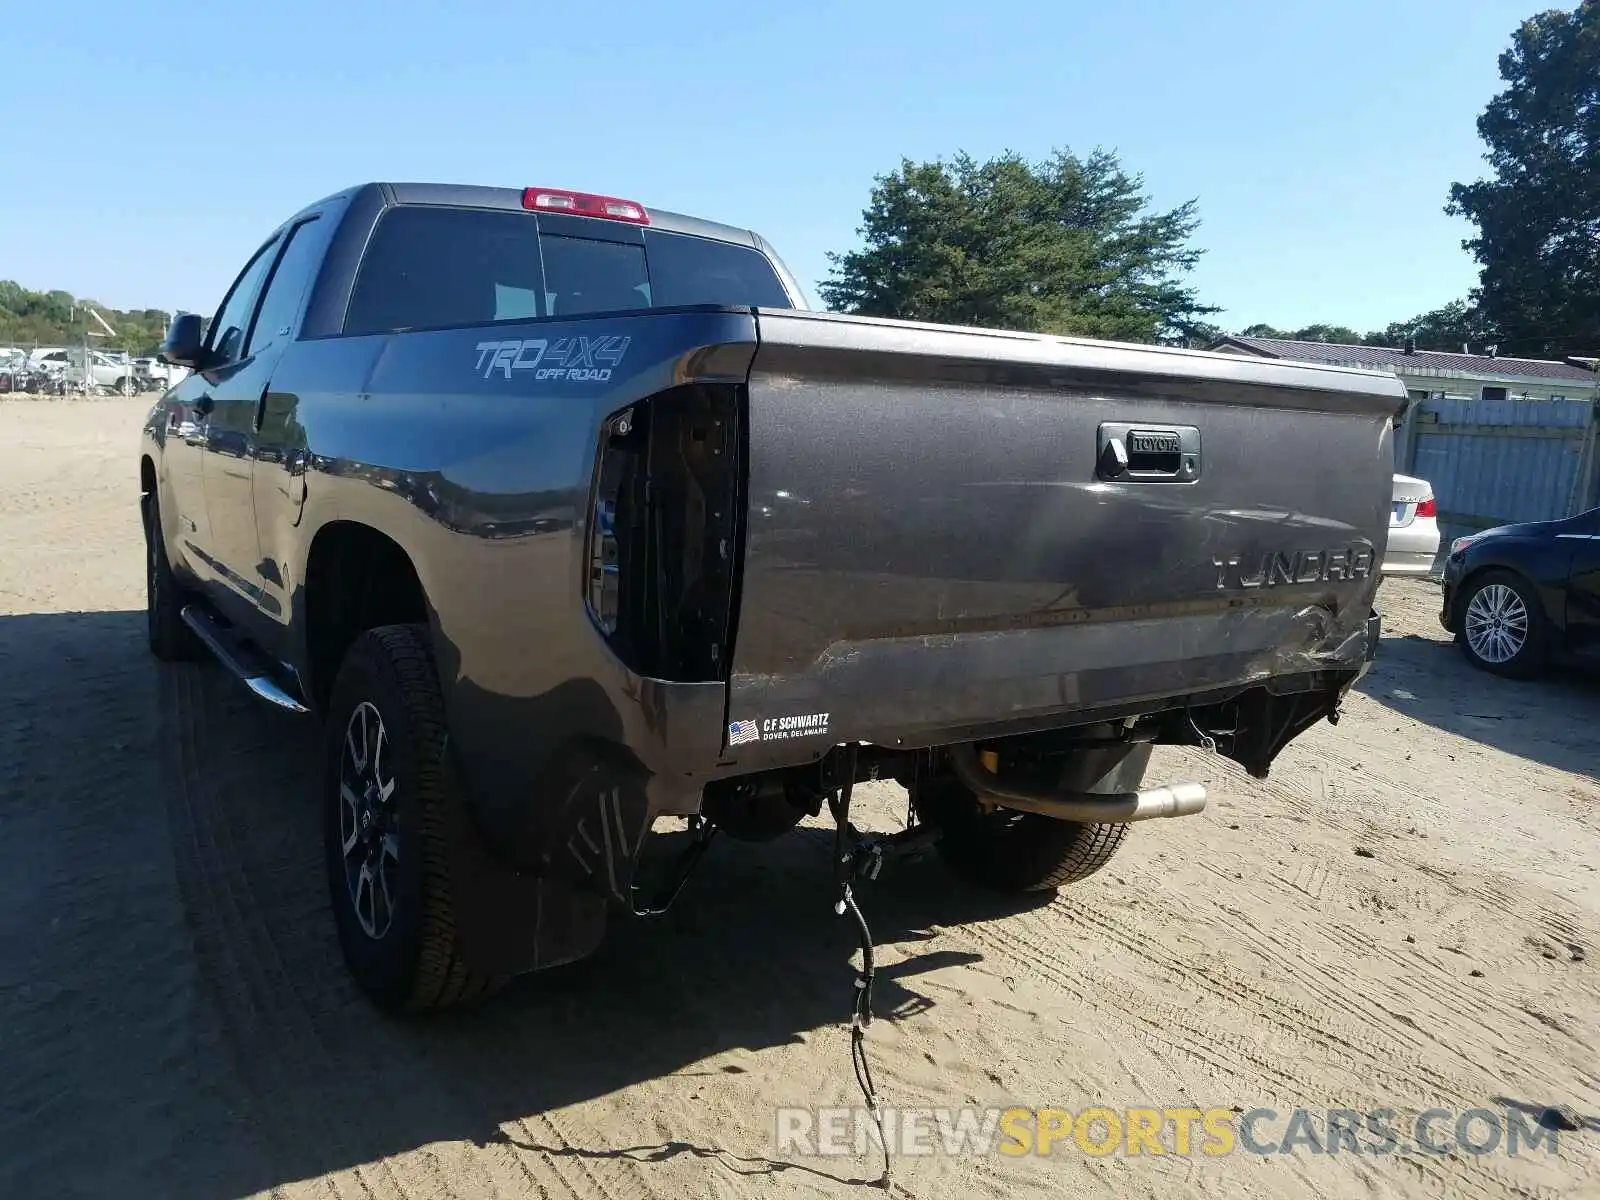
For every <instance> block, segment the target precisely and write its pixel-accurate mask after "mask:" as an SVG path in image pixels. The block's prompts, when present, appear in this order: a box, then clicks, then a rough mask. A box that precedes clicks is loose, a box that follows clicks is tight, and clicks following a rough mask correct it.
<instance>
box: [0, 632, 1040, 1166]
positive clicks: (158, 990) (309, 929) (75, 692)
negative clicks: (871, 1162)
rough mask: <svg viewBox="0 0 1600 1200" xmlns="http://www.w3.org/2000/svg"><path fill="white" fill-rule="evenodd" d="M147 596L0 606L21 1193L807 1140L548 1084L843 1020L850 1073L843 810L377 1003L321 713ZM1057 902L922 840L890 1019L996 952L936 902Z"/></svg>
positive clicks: (6, 1046) (886, 886)
mask: <svg viewBox="0 0 1600 1200" xmlns="http://www.w3.org/2000/svg"><path fill="white" fill-rule="evenodd" d="M143 623H144V614H143V613H142V612H118V613H65V614H42V615H26V616H13V617H6V618H0V668H3V669H0V749H3V750H4V758H3V759H0V793H3V795H4V801H3V805H0V821H3V822H4V827H5V831H6V837H5V838H3V839H0V880H3V881H4V882H3V885H0V886H3V889H4V890H3V892H0V901H3V903H0V922H3V924H0V1028H4V1030H5V1035H4V1038H3V1039H0V1072H3V1074H4V1076H5V1078H6V1080H7V1096H6V1102H5V1105H4V1107H3V1108H0V1194H4V1195H12V1196H23V1195H44V1194H51V1195H76V1194H95V1195H98V1194H108V1193H118V1194H125V1195H146V1194H148V1195H155V1194H159V1195H164V1196H207V1197H220V1196H237V1195H241V1194H245V1193H251V1192H257V1191H266V1190H270V1189H272V1188H274V1187H277V1186H279V1185H283V1184H287V1183H291V1182H293V1181H297V1180H305V1179H310V1178H314V1177H318V1176H322V1175H324V1174H327V1173H329V1172H333V1171H338V1170H341V1169H345V1168H350V1167H353V1166H356V1165H358V1164H368V1163H377V1162H379V1160H381V1159H383V1158H384V1157H385V1156H388V1155H393V1154H397V1153H400V1152H403V1151H408V1150H412V1149H414V1148H417V1147H422V1146H427V1145H429V1144H431V1143H437V1142H448V1141H451V1140H455V1139H461V1140H464V1141H467V1142H470V1143H475V1144H477V1145H480V1146H482V1145H493V1144H501V1145H505V1146H507V1147H508V1152H509V1148H510V1147H513V1146H518V1145H521V1146H527V1147H535V1148H537V1149H539V1150H541V1151H544V1152H546V1153H547V1154H548V1155H550V1156H551V1157H552V1158H559V1157H568V1158H578V1159H582V1160H585V1161H588V1160H591V1159H592V1160H596V1162H594V1163H591V1164H590V1166H593V1167H596V1168H599V1167H603V1166H604V1163H603V1162H599V1161H598V1160H603V1159H605V1158H608V1157H619V1156H625V1157H627V1158H630V1159H633V1160H635V1161H656V1160H661V1159H665V1158H673V1157H677V1156H681V1155H695V1156H704V1157H717V1158H718V1159H720V1160H721V1161H722V1162H723V1163H724V1165H725V1166H726V1167H727V1168H728V1169H729V1170H730V1171H733V1172H736V1173H738V1174H761V1173H766V1172H770V1171H777V1170H782V1171H810V1170H811V1168H809V1167H801V1166H795V1165H789V1164H784V1163H775V1162H768V1161H767V1160H765V1159H764V1158H759V1157H756V1158H751V1157H748V1156H746V1157H738V1156H735V1155H732V1154H727V1153H724V1152H722V1151H721V1150H719V1149H717V1148H716V1147H715V1146H712V1145H699V1144H697V1142H696V1141H695V1140H693V1139H696V1138H697V1137H699V1136H700V1135H701V1134H702V1132H703V1128H704V1127H705V1126H704V1124H703V1123H702V1125H700V1126H698V1127H697V1128H696V1129H694V1130H683V1131H679V1130H672V1131H671V1132H670V1133H664V1134H663V1136H662V1137H661V1138H660V1140H659V1142H655V1141H652V1140H650V1139H645V1140H644V1142H643V1143H642V1144H639V1145H635V1146H632V1147H627V1148H619V1147H614V1146H609V1145H604V1144H588V1143H591V1142H594V1141H596V1140H597V1139H596V1138H594V1137H592V1136H591V1137H587V1138H586V1137H585V1135H584V1133H583V1131H582V1129H580V1128H577V1127H575V1126H574V1125H573V1123H572V1120H571V1119H570V1118H567V1117H563V1118H562V1120H561V1121H560V1122H555V1121H554V1120H553V1118H546V1117H544V1116H543V1115H542V1114H551V1113H554V1112H556V1111H557V1110H561V1109H563V1108H565V1107H566V1106H570V1105H575V1104H578V1103H580V1102H582V1101H587V1100H592V1099H595V1098H597V1097H602V1096H606V1095H609V1094H611V1093H614V1092H616V1091H618V1090H619V1089H622V1088H626V1087H628V1086H629V1085H633V1084H637V1083H640V1082H643V1081H649V1080H654V1079H661V1078H664V1077H668V1076H673V1075H679V1074H684V1075H697V1074H705V1075H708V1076H711V1077H712V1079H708V1080H707V1082H708V1083H710V1082H712V1081H713V1080H714V1079H715V1078H718V1077H723V1076H725V1075H737V1074H742V1073H745V1072H747V1071H751V1070H754V1071H758V1072H759V1071H761V1070H764V1069H765V1068H763V1066H762V1065H761V1063H760V1061H759V1060H756V1059H745V1060H744V1061H745V1062H746V1063H747V1064H748V1065H746V1066H741V1065H739V1063H738V1061H735V1062H734V1063H727V1062H724V1063H718V1064H706V1065H697V1064H704V1063H705V1060H706V1059H708V1058H709V1057H711V1056H713V1055H718V1054H723V1053H725V1052H728V1051H738V1050H739V1049H741V1048H743V1049H749V1050H757V1049H762V1048H766V1047H777V1046H782V1045H785V1044H789V1043H794V1042H798V1041H804V1040H810V1039H811V1037H812V1036H813V1035H815V1036H821V1037H826V1038H829V1039H833V1040H836V1041H837V1044H838V1053H837V1060H836V1061H837V1070H838V1073H839V1079H838V1080H807V1081H805V1082H804V1083H802V1084H801V1085H800V1086H801V1087H802V1088H804V1089H811V1090H812V1091H814V1092H816V1093H818V1094H821V1093H823V1092H824V1091H828V1092H829V1094H832V1091H833V1090H835V1089H832V1085H833V1084H834V1083H837V1082H839V1081H845V1080H848V1079H849V1070H850V1067H849V1061H848V1050H847V1039H846V1036H845V1034H844V1032H843V1024H844V1021H845V1020H846V1018H847V1016H848V1012H849V1007H850V1003H851V996H852V980H853V978H854V969H853V967H852V965H851V959H852V955H853V953H854V950H855V938H854V935H853V931H852V929H851V927H850V924H849V922H848V921H846V920H844V919H841V918H838V917H836V916H835V915H834V913H833V911H832V901H833V898H834V897H833V892H832V889H831V883H830V875H829V870H828V863H829V854H828V851H829V848H830V845H831V837H832V834H831V830H824V829H821V828H809V829H804V830H801V831H799V832H798V833H796V834H793V835H790V836H789V837H786V838H783V839H780V840H778V841H776V842H773V843H770V844H768V845H764V846H747V845H738V844H734V843H731V842H721V843H719V844H718V845H717V846H715V847H713V849H712V852H711V853H710V855H709V856H708V858H707V861H706V862H705V863H704V864H703V866H702V867H701V870H700V872H699V874H698V875H697V876H696V877H695V879H693V880H692V881H691V883H690V885H689V887H688V889H686V891H685V893H684V895H683V896H682V898H681V899H680V900H679V904H678V907H677V908H675V909H674V911H673V912H672V913H671V914H670V915H669V916H667V917H665V918H663V919H661V920H657V921H649V922H643V921H632V920H629V919H626V918H622V917H618V918H615V919H613V921H612V925H611V929H610V932H609V934H608V937H607V940H606V943H605V944H604V945H603V946H602V948H601V951H600V953H599V954H598V955H597V956H596V957H594V958H592V959H589V960H586V961H584V962H580V963H577V964H574V965H572V966H570V967H566V968H559V969H557V970H555V971H552V972H546V973H541V974H538V975H533V976H528V977H525V978H523V979H521V980H518V981H516V982H515V983H514V984H513V986H512V987H511V988H510V989H509V990H508V992H507V993H506V994H504V995H502V996H501V997H499V998H497V999H495V1000H493V1001H491V1002H490V1003H488V1004H486V1005H484V1006H481V1007H478V1008H474V1009H471V1010H468V1011H465V1012H461V1013H454V1014H446V1015H444V1016H441V1017H435V1018H428V1019H397V1018H389V1017H384V1016H382V1015H380V1014H379V1013H378V1012H377V1011H376V1010H375V1009H373V1008H372V1007H371V1006H370V1005H369V1004H367V1002H366V1001H365V1000H364V999H363V998H362V997H361V996H360V995H359V994H358V993H357V992H356V991H355V989H354V987H353V985H352V984H351V983H350V982H349V980H348V978H347V976H346V975H345V973H344V969H343V964H342V962H341V961H340V957H339V951H338V945H337V941H336V938H335V935H334V931H333V921H332V918H331V916H330V914H329V912H328V907H327V893H326V884H325V881H324V875H323V867H322V857H321V846H320V836H321V834H320V822H319V815H318V811H317V804H316V797H315V792H314V787H313V780H314V776H315V774H316V761H317V748H318V738H319V731H318V728H317V726H316V725H315V724H314V723H313V722H311V721H308V720H305V719H297V718H294V717H290V716H287V715H284V714H279V713H276V712H273V711H269V710H267V709H265V708H263V707H261V706H259V705H258V704H257V703H256V702H255V701H253V700H251V699H250V698H249V697H248V696H246V695H245V694H244V693H243V692H242V690H241V689H240V688H239V687H238V686H237V684H235V683H234V682H233V681H232V680H230V679H228V678H227V677H226V676H225V675H224V674H223V673H222V671H221V670H220V669H219V668H217V667H216V666H214V665H213V664H210V663H200V664H194V665H179V666H172V667H158V666H157V664H155V663H154V662H153V661H152V660H151V659H150V658H149V656H148V653H147V651H146V649H145V645H144V624H143ZM1042 902H1043V898H1033V899H1031V900H1023V901H1017V900H1012V899H996V898H994V897H991V896H988V895H985V894H981V893H977V892H974V891H972V890H970V889H968V888H965V887H962V886H960V885H958V884H957V883H955V882H954V881H953V879H952V878H951V877H950V876H948V875H947V874H946V873H945V872H944V870H943V869H942V867H940V865H939V864H938V863H937V862H936V861H932V860H928V861H918V862H910V863H904V864H898V865H896V866H895V867H894V868H891V871H890V872H889V873H886V877H885V879H884V880H883V881H881V882H879V883H876V884H871V885H868V886H867V888H866V892H865V896H864V900H863V905H864V908H865V911H866V912H867V915H868V918H869V920H870V921H871V923H872V927H873V932H874V934H875V937H876V940H877V942H878V944H879V945H880V946H883V947H888V949H887V950H886V952H885V957H887V958H888V959H889V960H891V961H889V963H888V965H887V966H885V967H884V968H882V970H881V971H880V975H879V982H878V986H877V1003H876V1007H877V1010H878V1012H879V1014H880V1016H882V1017H883V1018H885V1023H888V1022H892V1021H893V1020H894V1019H895V1018H896V1017H897V1016H899V1017H903V1016H906V1015H909V1014H913V1013H917V1012H921V1011H924V1010H927V1009H930V1008H932V1007H934V1006H935V1000H934V999H933V996H932V994H930V993H931V992H933V991H936V992H938V993H939V994H940V995H941V996H942V997H944V998H945V999H944V1002H946V1003H948V1002H950V1001H949V999H948V998H949V997H950V995H951V994H952V989H950V988H948V987H945V988H939V989H919V986H918V980H919V977H920V976H922V975H923V974H924V973H926V972H929V971H933V970H937V969H944V968H950V967H956V968H959V967H960V966H962V965H963V964H967V963H971V962H974V961H976V960H978V958H979V956H978V955H976V954H967V953H964V952H963V953H957V952H950V951H942V952H935V953H920V954H919V952H918V946H919V943H921V942H922V941H924V940H925V939H927V938H928V937H931V936H932V933H931V932H930V931H931V930H932V928H933V927H934V925H935V924H958V923H969V922H975V921H985V920H990V919H996V918H1000V917H1004V916H1007V915H1010V914H1013V913H1016V912H1018V911H1020V910H1021V909H1024V908H1027V907H1030V906H1031V905H1033V904H1037V903H1042ZM896 960H898V961H896ZM954 978H955V979H956V980H957V981H958V982H959V980H960V975H959V974H958V975H956V976H955V977H954ZM817 1031H821V1032H820V1033H819V1032H817ZM890 1036H892V1034H891V1035H890ZM838 1094H839V1095H846V1094H853V1085H851V1088H850V1091H849V1092H848V1093H847V1092H846V1091H844V1090H842V1089H840V1090H838ZM814 1100H815V1096H814V1095H812V1094H810V1093H809V1092H808V1093H807V1094H801V1095H787V1094H785V1095H778V1094H773V1095H772V1096H771V1098H770V1103H772V1104H780V1103H808V1102H814ZM711 1127H714V1125H713V1126H711ZM563 1130H567V1131H570V1135H569V1133H568V1132H563ZM372 1169H374V1170H378V1171H379V1172H380V1173H381V1172H382V1171H383V1170H384V1168H383V1167H382V1166H381V1164H380V1165H379V1166H377V1167H375V1168H372ZM585 1169H589V1168H588V1167H586V1168H585ZM834 1169H835V1168H834V1167H832V1166H830V1167H828V1168H827V1169H826V1170H824V1171H822V1172H820V1173H821V1174H824V1175H829V1173H830V1172H832V1171H834ZM852 1170H859V1168H857V1167H855V1165H854V1164H848V1163H841V1164H837V1171H838V1174H836V1175H830V1178H834V1179H838V1180H840V1181H842V1182H851V1180H849V1179H848V1176H849V1175H850V1173H851V1171H852ZM818 1182H819V1183H821V1182H825V1180H819V1181H818ZM529 1187H530V1189H531V1190H533V1181H531V1180H530V1182H529Z"/></svg>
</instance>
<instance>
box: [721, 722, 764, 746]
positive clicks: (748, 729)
mask: <svg viewBox="0 0 1600 1200" xmlns="http://www.w3.org/2000/svg"><path fill="white" fill-rule="evenodd" d="M760 740H761V726H759V725H757V724H756V723H755V722H754V721H733V722H731V723H730V724H729V725H728V745H730V746H743V745H744V744H745V743H746V742H759V741H760Z"/></svg>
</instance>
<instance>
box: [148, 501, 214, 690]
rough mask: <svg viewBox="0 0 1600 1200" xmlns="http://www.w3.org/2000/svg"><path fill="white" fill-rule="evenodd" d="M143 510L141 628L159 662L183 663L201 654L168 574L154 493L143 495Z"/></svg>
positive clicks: (181, 596) (175, 584)
mask: <svg viewBox="0 0 1600 1200" xmlns="http://www.w3.org/2000/svg"><path fill="white" fill-rule="evenodd" d="M142 507H143V508H144V546H145V572H144V581H145V586H144V602H145V629H146V634H147V636H148V638H149V641H150V653H152V654H154V655H155V656H156V657H157V658H159V659H160V660H161V661H162V662H185V661H188V660H191V659H196V658H199V657H200V656H201V654H202V652H203V647H202V646H201V645H200V639H199V638H197V637H195V635H194V630H192V629H190V628H189V627H188V626H187V625H185V624H184V623H183V605H184V594H183V589H182V588H180V587H179V586H178V581H177V579H176V578H175V577H174V576H173V574H172V563H171V561H170V560H169V559H168V558H167V542H166V538H165V537H164V536H163V535H162V532H161V508H160V503H159V502H158V501H157V500H156V496H155V493H154V492H151V493H150V494H149V495H148V496H145V497H144V499H143V501H142Z"/></svg>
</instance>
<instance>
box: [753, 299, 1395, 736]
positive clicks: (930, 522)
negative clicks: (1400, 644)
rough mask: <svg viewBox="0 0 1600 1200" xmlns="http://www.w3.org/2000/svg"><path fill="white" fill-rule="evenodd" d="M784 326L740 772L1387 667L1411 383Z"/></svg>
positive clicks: (762, 368) (759, 530)
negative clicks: (1372, 636) (831, 751)
mask: <svg viewBox="0 0 1600 1200" xmlns="http://www.w3.org/2000/svg"><path fill="white" fill-rule="evenodd" d="M758 323H759V331H760V345H759V348H758V349H757V352H756V356H755V359H754V362H753V366H752V369H751V373H750V378H749V413H748V419H747V436H748V457H747V480H748V494H747V503H748V514H747V520H746V528H745V539H744V540H745V545H744V570H743V576H742V585H741V589H740V595H739V599H738V609H737V625H736V632H735V639H734V649H733V658H732V664H731V672H730V678H729V709H728V719H729V722H730V725H729V737H728V741H729V743H730V748H731V749H732V750H733V751H734V753H735V754H739V755H748V754H752V753H755V752H757V747H758V745H759V746H761V747H762V748H763V749H764V748H765V745H766V744H767V743H772V742H780V743H781V742H796V741H799V742H802V743H804V744H805V746H806V748H807V749H816V748H821V747H825V746H827V745H832V744H834V743H835V742H838V741H844V740H863V741H873V742H878V743H880V744H887V745H896V744H899V745H906V746H914V745H927V744H934V743H936V742H941V741H948V740H952V739H956V738H960V737H963V736H975V735H976V734H978V733H980V732H985V731H999V730H1000V729H1001V728H1021V727H1026V726H1029V725H1031V726H1034V727H1040V726H1047V725H1052V724H1069V723H1071V720H1072V716H1073V714H1075V713H1087V712H1090V711H1104V710H1107V709H1112V708H1117V707H1119V706H1136V705H1139V704H1144V703H1147V702H1148V703H1151V704H1155V703H1157V702H1160V701H1169V700H1181V699H1182V698H1184V697H1187V696H1191V695H1198V694H1202V693H1207V692H1216V691H1219V690H1222V689H1226V688H1228V687H1230V686H1233V685H1241V684H1247V683H1250V682H1252V681H1259V680H1261V679H1264V678H1267V677H1273V676H1292V675H1305V674H1307V673H1310V672H1315V671H1319V670H1325V669H1333V670H1339V669H1350V670H1354V669H1356V668H1358V667H1359V666H1360V665H1361V659H1362V654H1363V652H1364V649H1365V646H1364V636H1365V627H1366V619H1367V617H1368V615H1369V611H1370V607H1371V602H1372V599H1373V596H1374V594H1375V592H1376V589H1377V584H1378V577H1377V565H1376V559H1377V557H1378V556H1380V555H1381V553H1382V547H1383V545H1384V539H1385V538H1386V536H1387V528H1388V521H1389V511H1390V489H1391V477H1392V473H1393V454H1392V449H1391V436H1392V435H1391V420H1392V418H1393V416H1394V413H1395V411H1396V409H1397V408H1398V406H1399V404H1400V403H1401V401H1402V400H1403V398H1404V394H1405V393H1404V389H1403V388H1402V386H1401V385H1400V383H1399V382H1398V381H1397V380H1396V379H1395V378H1394V377H1393V376H1386V375H1380V374H1376V373H1372V372H1359V371H1347V370H1341V369H1334V368H1327V367H1321V366H1312V365H1304V364H1290V363H1282V362H1275V361H1268V360H1261V359H1255V358H1249V357H1243V356H1233V355H1221V354H1207V353H1201V352H1192V351H1175V350H1166V349H1161V348H1155V347H1141V346H1122V345H1114V344H1107V343H1094V342H1077V341H1070V340H1066V339H1060V338H1050V337H1041V336H1036V335H1027V334H1007V333H993V332H987V331H978V330H964V329H953V328H947V327H939V326H926V325H916V324H910V323H905V322H895V321H879V320H873V319H868V318H857V317H841V316H835V315H829V314H813V313H797V312H775V311H767V310H761V311H760V312H759V313H758ZM793 748H794V749H798V748H799V747H793ZM774 751H776V748H775V747H774Z"/></svg>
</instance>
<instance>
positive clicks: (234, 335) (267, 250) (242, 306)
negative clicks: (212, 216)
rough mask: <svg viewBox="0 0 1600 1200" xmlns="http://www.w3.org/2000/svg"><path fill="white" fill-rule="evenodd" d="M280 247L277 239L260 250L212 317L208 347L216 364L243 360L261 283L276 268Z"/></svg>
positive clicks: (209, 356)
mask: <svg viewBox="0 0 1600 1200" xmlns="http://www.w3.org/2000/svg"><path fill="white" fill-rule="evenodd" d="M278 245H279V239H278V238H273V239H272V241H270V242H268V243H267V244H266V245H265V246H263V247H261V249H260V250H257V251H256V256H255V257H254V258H252V259H251V260H250V265H249V266H247V267H245V269H244V270H243V271H241V272H240V273H239V278H238V279H236V280H234V282H233V287H232V289H231V290H230V291H229V292H228V298H227V299H226V300H224V301H223V302H222V307H221V308H220V309H218V310H217V315H216V316H215V317H214V318H212V321H211V331H210V334H209V340H208V345H207V349H208V350H209V352H210V353H209V354H208V355H207V357H208V358H209V359H210V361H211V363H212V364H214V365H216V366H222V365H224V364H226V363H231V362H236V361H237V360H238V359H239V357H240V355H241V352H242V351H243V349H244V335H245V330H246V329H248V328H249V327H250V314H251V313H252V312H253V311H254V310H255V306H256V297H257V296H258V295H259V294H260V292H261V281H262V280H263V279H264V278H266V274H267V271H268V269H269V268H271V266H272V260H273V258H274V257H275V256H276V255H277V252H278Z"/></svg>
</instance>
